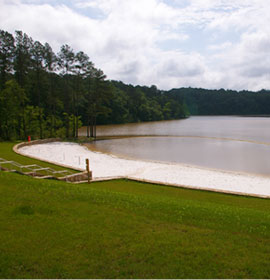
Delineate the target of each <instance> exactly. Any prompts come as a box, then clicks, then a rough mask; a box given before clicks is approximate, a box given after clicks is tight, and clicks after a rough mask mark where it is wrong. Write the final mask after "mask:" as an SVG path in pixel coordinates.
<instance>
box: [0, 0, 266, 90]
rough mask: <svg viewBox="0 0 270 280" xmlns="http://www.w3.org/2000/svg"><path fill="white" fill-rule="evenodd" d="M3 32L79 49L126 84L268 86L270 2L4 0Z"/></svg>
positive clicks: (0, 5) (0, 11)
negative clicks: (24, 35)
mask: <svg viewBox="0 0 270 280" xmlns="http://www.w3.org/2000/svg"><path fill="white" fill-rule="evenodd" d="M0 29H4V30H6V31H9V32H11V33H14V31H15V30H22V31H23V32H25V33H27V34H28V35H29V36H31V37H32V38H33V39H35V40H39V41H40V42H42V43H45V42H48V43H49V44H50V45H51V46H52V48H53V49H54V51H55V52H58V51H59V48H60V46H61V45H62V44H68V45H70V46H71V47H72V48H73V49H74V51H80V50H82V51H84V52H85V53H87V54H88V55H89V57H90V59H91V61H93V62H94V64H95V66H96V67H98V68H101V69H102V70H103V71H104V72H105V74H106V75H107V77H108V78H109V79H113V80H121V81H123V82H125V83H131V84H134V85H136V84H139V85H147V86H150V85H153V84H154V85H157V87H158V88H160V89H171V88H178V87H189V86H190V87H203V88H211V89H212V88H216V89H219V88H224V89H236V90H241V89H249V90H255V91H257V90H260V89H263V88H264V89H270V1H269V0H73V1H71V0H66V1H65V0H36V1H34V0H0Z"/></svg>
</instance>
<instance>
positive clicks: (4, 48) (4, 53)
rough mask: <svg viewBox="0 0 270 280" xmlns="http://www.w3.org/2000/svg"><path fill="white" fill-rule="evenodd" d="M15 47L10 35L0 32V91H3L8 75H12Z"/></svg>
mask: <svg viewBox="0 0 270 280" xmlns="http://www.w3.org/2000/svg"><path fill="white" fill-rule="evenodd" d="M14 56H15V45H14V38H13V36H12V34H10V33H8V32H6V31H4V30H0V89H4V85H5V83H6V81H7V76H8V74H11V73H12V70H13V60H14Z"/></svg>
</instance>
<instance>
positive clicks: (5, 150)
mask: <svg viewBox="0 0 270 280" xmlns="http://www.w3.org/2000/svg"><path fill="white" fill-rule="evenodd" d="M18 143H19V142H0V158H4V159H6V160H8V161H16V162H18V163H20V164H22V165H30V164H37V165H40V166H41V167H50V168H53V169H54V170H58V171H59V170H68V171H70V172H71V173H75V172H78V171H76V170H72V169H68V168H65V167H61V166H58V165H54V164H50V163H47V162H43V161H40V160H36V159H32V158H29V157H25V156H22V155H19V154H17V153H15V152H14V151H13V146H14V145H16V144H18ZM3 167H6V168H11V166H10V165H7V164H6V165H3Z"/></svg>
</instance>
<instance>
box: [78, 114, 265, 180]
mask: <svg viewBox="0 0 270 280" xmlns="http://www.w3.org/2000/svg"><path fill="white" fill-rule="evenodd" d="M81 133H83V131H82V132H81ZM97 133H98V135H99V136H100V135H103V136H108V135H114V136H119V135H120V136H124V135H131V136H132V135H133V136H143V137H131V138H123V139H114V140H103V141H97V142H95V143H92V144H90V147H91V148H92V149H96V150H99V151H103V152H107V153H112V154H117V155H121V156H124V157H130V158H136V159H147V160H156V161H166V162H178V163H184V164H191V165H197V166H203V167H208V168H216V169H224V170H230V171H240V172H249V173H255V174H262V175H267V176H270V118H267V117H261V118H260V117H236V116H235V117H234V116H229V117H223V116H222V117H190V118H189V119H184V120H176V121H161V122H148V123H140V124H125V125H111V126H99V127H98V128H97ZM145 136H148V137H145ZM149 136H151V137H149Z"/></svg>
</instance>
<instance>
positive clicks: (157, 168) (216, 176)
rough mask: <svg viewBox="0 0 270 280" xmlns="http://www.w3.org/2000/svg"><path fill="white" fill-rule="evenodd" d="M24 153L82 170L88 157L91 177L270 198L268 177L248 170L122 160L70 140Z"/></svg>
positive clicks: (21, 150)
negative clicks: (240, 171) (240, 170)
mask: <svg viewBox="0 0 270 280" xmlns="http://www.w3.org/2000/svg"><path fill="white" fill-rule="evenodd" d="M19 150H20V153H22V154H24V155H26V156H30V157H31V156H34V157H37V156H38V157H39V158H40V159H42V160H44V161H46V160H47V161H53V162H54V163H56V164H59V165H61V164H64V165H65V166H70V167H71V168H75V169H81V170H84V169H85V159H86V158H89V160H90V169H91V170H92V171H93V178H94V180H108V178H111V179H116V178H118V179H120V178H126V179H130V180H136V181H142V182H149V183H155V184H161V185H169V186H175V187H183V188H189V189H199V190H206V191H215V192H223V193H230V194H237V195H248V196H257V197H263V198H270V178H269V177H264V176H258V175H255V174H249V173H247V174H246V173H244V174H243V173H239V172H237V173H235V172H231V171H225V170H216V169H214V170H213V169H207V168H203V167H202V168H201V167H195V166H189V165H184V164H178V163H164V162H153V161H145V160H134V159H123V158H120V157H117V156H114V155H108V154H104V153H101V152H93V151H91V150H89V149H88V148H87V147H85V146H83V145H79V144H76V143H69V142H53V143H47V144H36V145H32V146H26V147H22V148H20V149H19Z"/></svg>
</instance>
